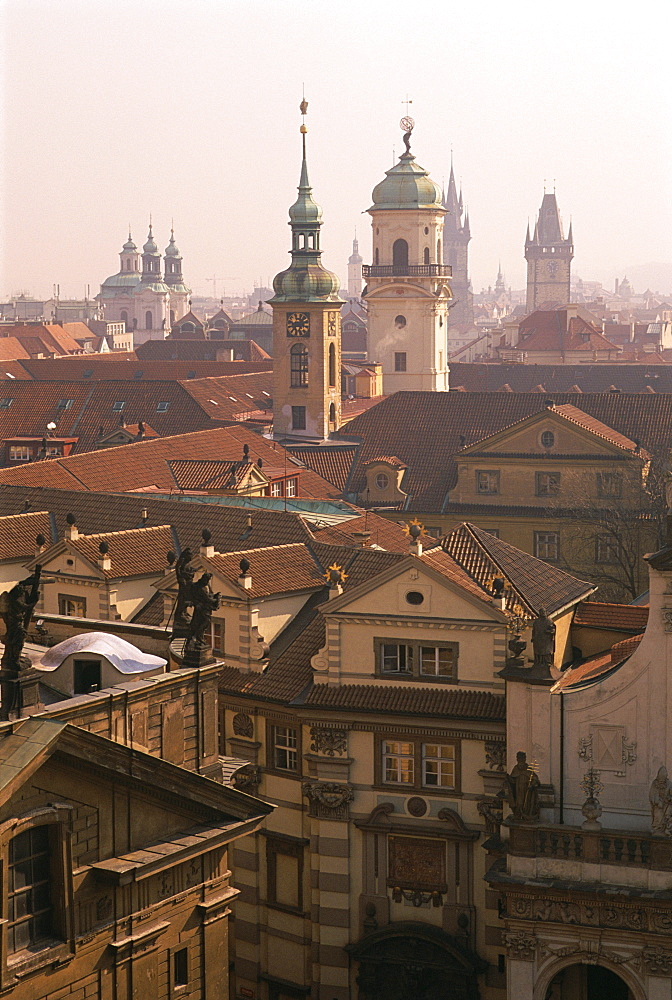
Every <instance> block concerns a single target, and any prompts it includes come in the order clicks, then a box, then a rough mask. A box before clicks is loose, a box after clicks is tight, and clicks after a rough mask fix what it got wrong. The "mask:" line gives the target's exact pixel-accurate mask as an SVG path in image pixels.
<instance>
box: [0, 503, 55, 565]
mask: <svg viewBox="0 0 672 1000" xmlns="http://www.w3.org/2000/svg"><path fill="white" fill-rule="evenodd" d="M37 535H44V537H45V539H46V542H47V544H50V542H51V518H50V517H49V512H48V511H44V510H42V511H35V512H27V513H25V514H6V515H5V516H4V517H1V516H0V560H5V559H24V560H27V559H32V558H33V556H34V555H35V549H36V542H35V538H36V537H37Z"/></svg>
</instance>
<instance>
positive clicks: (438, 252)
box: [436, 240, 441, 264]
mask: <svg viewBox="0 0 672 1000" xmlns="http://www.w3.org/2000/svg"><path fill="white" fill-rule="evenodd" d="M436 263H437V264H440V263H441V240H437V241H436Z"/></svg>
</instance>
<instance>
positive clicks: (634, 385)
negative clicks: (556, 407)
mask: <svg viewBox="0 0 672 1000" xmlns="http://www.w3.org/2000/svg"><path fill="white" fill-rule="evenodd" d="M619 357H620V356H619ZM540 382H541V383H543V385H544V386H546V391H547V392H548V393H549V395H553V394H554V393H568V392H571V393H574V392H609V390H610V386H615V387H616V388H617V389H619V390H620V391H621V392H646V391H648V389H649V388H653V389H654V390H655V391H656V392H672V365H669V364H667V365H660V364H659V363H658V362H657V360H656V358H655V357H654V358H653V359H652V370H651V371H650V370H649V369H648V368H647V367H646V365H645V364H614V363H605V364H580V365H579V364H564V365H563V364H556V365H549V364H534V365H521V364H513V363H508V362H492V361H490V362H474V363H469V364H468V363H459V364H451V366H450V385H451V388H452V389H457V388H458V387H460V386H461V387H462V388H464V389H466V390H467V391H468V392H495V391H497V390H502V388H503V387H505V386H504V383H506V385H508V386H509V390H508V391H511V390H512V391H513V392H531V391H532V388H533V387H534V386H535V385H537V384H538V383H540ZM577 406H580V404H579V403H577Z"/></svg>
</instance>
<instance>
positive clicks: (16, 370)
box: [0, 340, 30, 382]
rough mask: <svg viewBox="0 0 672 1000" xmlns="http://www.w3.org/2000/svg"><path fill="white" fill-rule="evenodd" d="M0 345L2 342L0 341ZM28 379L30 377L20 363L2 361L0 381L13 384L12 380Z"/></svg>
mask: <svg viewBox="0 0 672 1000" xmlns="http://www.w3.org/2000/svg"><path fill="white" fill-rule="evenodd" d="M0 345H2V340H0ZM17 378H19V379H24V380H25V379H29V378H30V375H29V374H28V372H27V371H26V369H25V368H24V367H23V365H22V363H21V362H20V361H11V360H10V361H3V362H2V363H1V364H0V381H5V380H7V381H9V382H13V381H14V379H17Z"/></svg>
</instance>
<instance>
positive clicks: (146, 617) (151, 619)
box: [131, 591, 163, 627]
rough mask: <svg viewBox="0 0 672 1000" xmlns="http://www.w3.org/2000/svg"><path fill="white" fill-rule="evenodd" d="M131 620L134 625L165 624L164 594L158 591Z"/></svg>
mask: <svg viewBox="0 0 672 1000" xmlns="http://www.w3.org/2000/svg"><path fill="white" fill-rule="evenodd" d="M131 622H132V623H133V624H134V625H154V626H157V627H158V626H160V625H163V594H162V593H160V592H159V591H157V592H156V593H155V594H152V596H151V597H150V599H149V600H148V601H147V603H146V604H143V606H142V607H141V608H140V610H139V611H136V612H135V614H134V615H133V617H132V618H131Z"/></svg>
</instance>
